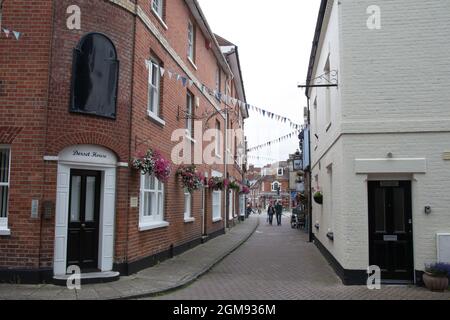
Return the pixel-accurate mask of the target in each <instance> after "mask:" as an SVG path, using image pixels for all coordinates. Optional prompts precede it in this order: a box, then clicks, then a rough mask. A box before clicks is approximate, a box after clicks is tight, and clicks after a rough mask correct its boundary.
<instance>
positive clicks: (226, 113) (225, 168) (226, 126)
mask: <svg viewBox="0 0 450 320" xmlns="http://www.w3.org/2000/svg"><path fill="white" fill-rule="evenodd" d="M224 127H225V128H224V136H225V137H224V146H223V160H224V174H223V176H224V179H228V153H227V146H228V134H227V132H228V109H227V108H226V109H225V126H224ZM223 191H224V193H225V197H224V204H225V210H224V213H225V219H224V224H223V225H224V228H225V232H226V230H227V227H228V191H227V189H226V188H223Z"/></svg>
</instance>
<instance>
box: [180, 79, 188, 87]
mask: <svg viewBox="0 0 450 320" xmlns="http://www.w3.org/2000/svg"><path fill="white" fill-rule="evenodd" d="M181 82H182V83H183V87H186V85H187V79H186V78H185V77H181Z"/></svg>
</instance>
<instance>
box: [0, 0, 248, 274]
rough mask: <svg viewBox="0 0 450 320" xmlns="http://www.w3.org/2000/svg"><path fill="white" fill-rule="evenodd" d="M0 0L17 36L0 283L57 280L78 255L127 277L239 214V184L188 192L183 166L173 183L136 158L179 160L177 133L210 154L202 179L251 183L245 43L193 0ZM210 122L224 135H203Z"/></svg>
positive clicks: (6, 66) (3, 151)
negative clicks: (224, 33) (214, 23)
mask: <svg viewBox="0 0 450 320" xmlns="http://www.w3.org/2000/svg"><path fill="white" fill-rule="evenodd" d="M1 10H2V21H1V23H2V28H5V27H7V28H9V29H11V30H17V31H20V32H21V36H20V38H19V39H18V40H16V39H14V38H12V37H9V38H7V37H5V35H4V34H2V36H1V37H0V280H6V281H16V282H40V281H44V280H45V281H48V280H49V279H51V278H53V277H55V276H56V277H60V278H61V277H63V276H64V275H65V274H66V270H67V267H68V266H69V265H79V266H80V267H81V269H82V271H83V272H88V271H89V272H93V271H95V272H98V273H103V274H106V273H108V274H111V275H113V276H116V275H117V273H114V271H115V272H119V273H120V274H131V273H134V272H137V271H139V270H141V269H142V268H145V267H149V266H152V265H153V264H155V263H157V262H158V261H160V260H162V259H165V258H168V257H171V256H173V255H175V254H178V253H180V252H182V251H184V250H186V249H188V248H190V247H192V246H195V245H197V244H199V243H200V242H201V241H204V240H205V239H207V238H211V237H214V236H217V235H220V234H222V233H223V232H224V231H225V228H226V227H227V226H230V225H231V222H230V221H231V220H233V219H235V218H236V216H237V214H238V213H239V212H240V210H241V208H242V203H241V202H244V203H245V199H244V198H243V197H240V196H239V193H238V192H232V193H230V194H228V191H212V190H209V189H206V188H205V189H202V190H200V191H196V192H193V193H192V194H191V193H189V192H186V191H184V189H183V186H182V184H181V182H180V179H179V178H178V177H177V176H176V175H175V171H176V169H177V168H178V163H174V164H173V165H172V174H171V175H170V177H169V179H168V181H167V182H165V183H162V182H160V181H158V180H157V179H156V178H155V177H153V176H143V175H142V174H141V173H140V172H139V171H138V170H136V169H134V168H133V166H132V161H133V158H134V157H135V156H136V155H137V154H139V153H143V152H146V151H147V150H149V149H152V150H158V151H159V152H160V153H161V154H162V155H163V156H164V157H165V158H167V159H173V156H174V154H176V152H175V153H174V148H175V147H176V146H177V145H180V143H181V144H182V145H183V146H185V149H184V151H183V152H182V155H183V156H185V153H186V152H187V151H186V150H187V149H186V146H188V148H190V149H191V152H192V158H193V159H192V160H194V156H195V157H196V156H198V154H199V153H206V154H209V155H212V158H213V160H214V163H208V162H205V161H202V160H203V159H201V157H200V161H195V162H196V163H198V164H197V169H198V170H199V171H200V172H202V173H203V174H204V175H205V176H206V177H212V176H220V177H224V178H225V177H228V178H230V179H231V180H237V181H243V180H244V170H245V163H243V162H242V160H241V158H240V157H239V155H240V154H241V153H242V148H241V146H242V145H243V144H244V141H245V138H244V135H243V129H244V119H245V118H246V117H248V111H247V107H246V105H245V104H244V103H239V101H242V102H245V91H244V87H243V80H242V74H241V70H240V65H239V56H238V50H237V47H236V46H235V45H233V44H232V43H230V42H228V41H227V40H225V39H222V38H220V37H217V36H215V35H214V34H213V33H212V31H211V29H210V27H209V25H208V23H207V21H206V19H205V17H204V14H203V13H202V11H201V9H200V7H199V4H198V3H197V1H196V0H185V1H183V0H165V1H164V0H159V1H154V0H134V1H132V0H109V1H106V0H105V1H81V0H58V1H28V0H9V1H5V2H4V3H3V7H2V9H1ZM30 12H33V17H32V18H31V17H30ZM68 12H69V13H68ZM77 14H79V17H80V20H79V21H80V25H79V26H80V28H79V29H77V28H76V27H75V28H74V27H73V26H74V25H76V24H73V23H74V21H75V22H76V21H77V20H76V19H77V17H78V16H77ZM212 93H213V94H212ZM225 95H226V97H228V98H227V99H224V96H225ZM236 99H238V100H239V101H236ZM230 128H232V129H241V131H238V134H237V135H227V134H225V132H226V129H230ZM180 129H181V132H182V133H183V134H182V136H181V137H180V136H177V134H176V132H180ZM208 129H218V130H219V131H220V132H221V134H220V135H218V134H215V135H214V134H213V136H212V137H210V140H209V141H208V140H206V141H204V140H205V139H204V138H203V134H206V135H207V133H208ZM211 141H212V142H213V144H215V146H216V148H214V150H213V152H212V153H211V152H208V151H210V149H208V146H210V144H211ZM243 150H244V151H245V148H243ZM227 158H228V159H229V158H231V159H233V161H231V162H228V163H229V164H226V162H225V159H227ZM227 195H228V196H227ZM226 217H227V218H226Z"/></svg>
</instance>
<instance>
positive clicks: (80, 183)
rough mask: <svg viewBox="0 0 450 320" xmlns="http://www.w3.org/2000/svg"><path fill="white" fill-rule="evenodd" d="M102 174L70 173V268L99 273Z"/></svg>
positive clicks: (68, 240)
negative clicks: (71, 266) (75, 266)
mask: <svg viewBox="0 0 450 320" xmlns="http://www.w3.org/2000/svg"><path fill="white" fill-rule="evenodd" d="M100 190H101V172H100V171H89V170H74V169H72V170H70V191H69V210H68V229H67V266H70V265H77V266H79V267H80V269H81V270H82V271H83V272H94V271H99V270H98V247H99V220H100V219H99V218H100Z"/></svg>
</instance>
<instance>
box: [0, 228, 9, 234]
mask: <svg viewBox="0 0 450 320" xmlns="http://www.w3.org/2000/svg"><path fill="white" fill-rule="evenodd" d="M10 235H11V230H9V229H0V236H10Z"/></svg>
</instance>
